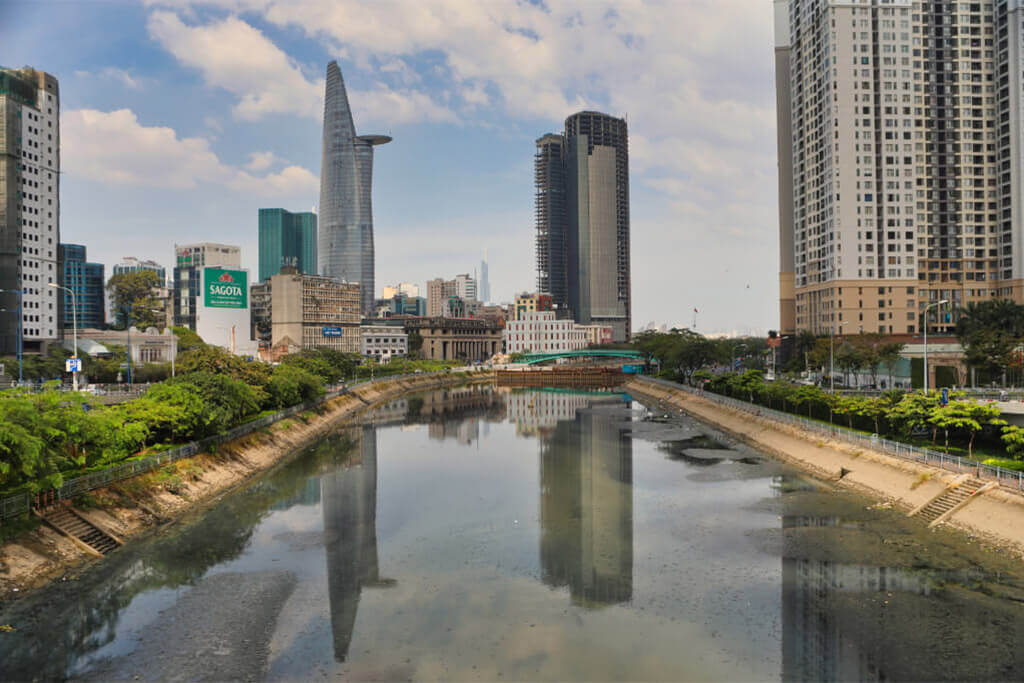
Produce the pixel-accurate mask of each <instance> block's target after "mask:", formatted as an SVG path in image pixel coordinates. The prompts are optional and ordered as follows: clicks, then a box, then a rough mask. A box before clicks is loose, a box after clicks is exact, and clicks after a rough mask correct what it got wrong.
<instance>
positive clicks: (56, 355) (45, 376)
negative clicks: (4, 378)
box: [0, 344, 71, 382]
mask: <svg viewBox="0 0 1024 683" xmlns="http://www.w3.org/2000/svg"><path fill="white" fill-rule="evenodd" d="M70 357H71V352H70V351H68V350H66V349H65V348H64V347H63V346H60V345H59V344H53V345H51V346H50V348H49V351H48V352H47V353H46V354H45V355H42V354H24V355H23V356H22V368H23V370H22V374H23V375H24V378H25V380H26V381H30V382H31V381H42V382H45V381H47V380H52V379H56V380H60V379H62V378H63V377H64V361H65V359H67V358H70ZM0 362H2V363H3V364H4V365H6V366H7V374H8V375H10V376H12V377H15V378H17V376H18V359H17V358H16V357H15V356H4V357H3V358H0Z"/></svg>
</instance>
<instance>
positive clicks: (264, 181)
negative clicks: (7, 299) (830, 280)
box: [0, 0, 778, 332]
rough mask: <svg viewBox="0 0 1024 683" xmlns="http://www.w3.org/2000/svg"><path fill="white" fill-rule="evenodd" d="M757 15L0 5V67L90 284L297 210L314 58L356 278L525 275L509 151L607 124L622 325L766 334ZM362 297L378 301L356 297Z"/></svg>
mask: <svg viewBox="0 0 1024 683" xmlns="http://www.w3.org/2000/svg"><path fill="white" fill-rule="evenodd" d="M771 16H772V12H771V3H770V2H769V1H768V0H690V1H688V2H683V1H681V0H676V1H669V2H640V1H621V0H620V1H618V2H603V1H601V0H589V1H588V2H585V3H584V2H577V3H561V2H554V1H550V2H549V1H544V2H540V1H538V2H516V1H514V0H488V1H486V2H466V1H462V0H438V1H436V2H389V1H386V0H358V1H351V2H339V1H336V0H297V1H293V0H289V1H287V2H286V1H284V0H210V1H208V2H193V1H191V0H165V1H159V0H157V1H152V2H142V3H135V2H121V1H108V2H102V1H94V2H47V1H46V0H43V1H38V0H37V1H34V2H20V1H17V0H14V1H12V0H0V64H2V65H4V66H10V67H18V66H23V65H31V66H34V67H37V68H40V69H43V70H45V71H48V72H50V73H53V74H54V75H56V76H57V77H58V78H59V79H60V86H61V98H62V121H61V142H62V164H63V171H64V173H63V177H62V189H61V192H62V194H61V200H62V221H61V234H62V240H63V241H65V242H75V243H81V244H85V245H86V246H87V247H88V250H89V257H90V260H95V261H101V262H104V263H106V264H107V266H108V274H109V268H110V266H112V265H113V264H114V263H116V262H117V261H118V260H120V258H121V257H124V256H137V257H139V258H151V259H154V260H156V261H158V262H161V263H163V264H165V265H167V266H168V267H169V266H171V262H172V257H173V246H174V244H175V243H187V242H193V241H203V240H210V241H220V242H226V243H232V244H240V245H241V246H242V255H243V256H242V257H243V265H247V266H249V267H250V268H252V269H253V270H254V271H255V266H256V260H257V252H256V216H257V209H259V208H260V207H273V206H283V207H285V208H287V209H290V210H293V211H306V210H309V209H310V208H311V207H313V206H314V205H316V204H317V203H318V201H319V180H318V177H319V171H320V133H321V113H322V95H323V79H324V73H325V70H326V64H327V62H328V61H329V60H331V59H337V60H338V62H339V64H340V66H341V69H342V73H343V75H344V77H345V80H346V85H347V88H348V91H349V99H350V102H351V104H352V107H353V110H354V116H355V122H356V129H357V131H358V132H359V133H361V134H368V133H386V134H390V135H392V136H393V137H394V142H392V143H391V144H389V145H386V146H384V147H380V148H378V150H377V155H376V161H375V174H374V175H375V177H374V198H373V200H374V223H375V239H376V249H377V285H378V289H379V288H380V286H382V285H384V284H388V283H393V282H398V281H413V282H417V283H420V284H421V285H422V284H423V283H425V281H426V280H428V279H430V278H433V277H438V276H444V277H452V276H454V275H455V274H456V273H460V272H472V271H473V269H474V268H476V267H478V264H479V260H480V258H481V256H482V253H483V250H484V249H485V248H486V249H487V250H488V255H489V262H490V273H491V291H492V298H495V299H496V300H499V301H508V300H510V299H511V298H512V296H513V295H514V293H515V292H518V291H525V290H532V289H533V288H534V284H535V278H536V274H535V267H534V232H533V170H532V155H533V150H534V140H535V139H536V138H537V137H539V136H540V135H541V134H543V133H545V132H557V131H560V130H561V128H562V122H563V121H564V119H565V117H566V116H567V115H569V114H571V113H573V112H574V111H577V110H579V109H582V108H594V109H600V110H602V111H607V112H608V113H612V114H616V115H620V116H627V117H628V119H629V125H630V163H631V188H630V189H631V223H632V254H633V256H632V272H633V309H634V317H633V323H634V327H640V326H641V325H644V324H646V323H648V322H650V321H655V322H657V323H668V324H670V325H672V324H685V325H689V324H690V323H691V322H692V316H693V314H692V311H693V309H694V308H695V307H696V308H698V309H699V310H700V314H699V316H698V328H699V329H700V330H701V331H704V332H710V331H728V330H734V329H740V330H744V329H747V328H751V329H754V330H765V329H768V328H770V327H774V326H775V325H776V324H777V316H778V313H777V312H778V303H777V295H778V285H777V282H778V275H777V273H778V245H777V206H776V200H775V197H776V175H775V173H776V159H775V121H774V85H773V77H774V74H773V52H772V43H771V35H772V32H771ZM378 295H379V292H378Z"/></svg>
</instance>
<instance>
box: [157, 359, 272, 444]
mask: <svg viewBox="0 0 1024 683" xmlns="http://www.w3.org/2000/svg"><path fill="white" fill-rule="evenodd" d="M166 385H171V386H173V385H186V386H189V387H191V388H193V389H195V391H197V392H198V393H199V395H200V396H202V397H204V398H205V402H206V407H207V410H208V411H209V414H208V417H209V419H210V428H211V429H212V432H213V433H217V432H222V431H225V430H227V429H230V428H231V427H233V426H235V425H237V424H240V423H241V422H242V421H243V420H244V419H245V418H246V417H249V416H251V415H253V414H255V413H256V412H258V411H259V407H260V406H259V402H258V400H257V396H256V392H254V391H253V389H252V387H250V386H249V385H248V384H246V383H245V382H243V381H241V380H238V379H235V378H234V377H231V376H229V375H215V374H213V373H209V372H193V373H189V374H186V375H179V376H178V377H176V378H174V379H172V380H169V381H168V382H167V383H166ZM152 391H153V389H150V392H152ZM148 393H149V392H147V394H148Z"/></svg>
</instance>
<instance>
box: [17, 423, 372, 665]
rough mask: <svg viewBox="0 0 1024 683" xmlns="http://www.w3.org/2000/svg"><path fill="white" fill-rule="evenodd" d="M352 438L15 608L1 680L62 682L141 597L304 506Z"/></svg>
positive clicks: (217, 559) (194, 574)
mask: <svg viewBox="0 0 1024 683" xmlns="http://www.w3.org/2000/svg"><path fill="white" fill-rule="evenodd" d="M351 448H352V440H351V438H350V437H349V436H346V435H340V436H336V437H333V438H328V439H325V440H323V441H321V442H319V443H318V444H317V446H316V447H314V448H313V449H312V450H311V451H310V452H308V453H307V454H304V455H303V456H302V457H300V458H296V459H294V460H292V461H291V462H289V463H287V464H285V465H284V466H282V467H281V468H280V469H279V470H277V471H276V472H275V473H274V475H273V476H270V477H265V478H261V479H258V480H256V481H255V482H254V483H253V484H252V485H250V486H248V487H246V488H244V489H242V490H240V491H238V492H237V493H235V494H233V495H231V496H229V497H227V498H225V499H224V500H223V501H222V502H220V503H219V504H218V505H217V506H216V507H213V508H211V509H210V510H209V511H207V512H205V513H203V514H202V515H199V516H197V517H195V518H194V519H193V520H191V521H189V522H186V523H184V524H182V525H180V526H178V527H176V528H174V529H173V532H172V533H170V534H168V535H162V536H157V537H154V538H151V539H148V540H142V541H137V542H134V543H132V544H130V545H128V546H126V547H125V548H123V549H121V550H119V551H117V552H115V553H114V554H113V555H111V556H109V557H107V558H106V559H104V560H103V562H102V563H100V564H97V565H95V566H94V567H92V568H90V569H89V570H87V571H86V572H85V573H84V574H83V575H82V576H81V578H79V579H78V580H77V581H73V582H67V583H60V584H54V585H51V586H49V587H47V588H46V589H43V590H42V591H40V593H39V594H37V595H34V596H30V597H28V598H26V599H25V600H23V601H21V602H19V603H16V604H15V605H13V606H12V607H11V608H10V609H9V610H6V611H5V612H4V613H3V614H2V615H0V623H4V624H15V625H16V628H17V630H16V631H14V632H12V633H6V634H3V638H0V679H2V680H35V679H63V678H65V677H66V675H67V672H68V671H69V670H70V669H71V667H72V666H73V665H74V663H75V661H76V660H78V659H79V658H81V657H83V656H86V655H88V654H89V653H92V652H95V651H97V650H98V649H100V648H101V647H103V646H104V645H106V644H107V643H109V642H111V641H112V640H113V639H114V636H115V633H116V629H117V625H118V621H119V619H120V616H121V612H122V610H124V609H125V608H126V607H127V606H128V605H129V604H130V603H131V602H132V601H133V600H134V599H135V598H136V597H137V596H138V595H140V594H141V593H144V592H147V591H151V590H155V589H159V588H177V587H180V586H188V585H193V584H195V583H196V582H197V581H199V580H200V579H201V578H202V577H203V576H204V575H205V574H206V572H207V571H208V570H209V569H210V568H211V567H214V566H216V565H219V564H222V563H224V562H228V561H230V560H232V559H234V558H236V557H238V556H239V555H240V554H241V553H242V551H243V550H245V548H246V546H248V544H249V541H250V539H251V538H252V534H253V531H254V529H255V528H256V526H257V525H258V524H259V523H260V521H261V520H262V519H263V518H264V517H265V516H266V514H267V513H268V512H269V510H270V509H271V508H274V507H279V506H277V503H278V502H279V501H282V500H288V499H292V500H296V501H298V500H301V499H302V494H303V492H305V491H306V488H307V487H306V482H307V481H308V480H309V478H310V477H311V476H313V475H315V474H316V473H317V472H319V471H321V470H323V469H324V468H325V467H328V466H329V465H330V464H331V463H333V462H337V461H338V459H340V458H346V457H348V454H349V452H350V451H351Z"/></svg>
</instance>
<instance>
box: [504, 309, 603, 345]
mask: <svg viewBox="0 0 1024 683" xmlns="http://www.w3.org/2000/svg"><path fill="white" fill-rule="evenodd" d="M588 343H589V334H588V332H587V330H586V329H584V328H583V326H581V325H577V324H576V323H575V322H573V321H572V320H556V319H555V312H554V311H537V312H534V313H521V314H520V317H519V320H506V321H505V353H541V352H548V351H550V352H553V353H559V352H562V351H578V350H580V349H585V348H587V344H588Z"/></svg>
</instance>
